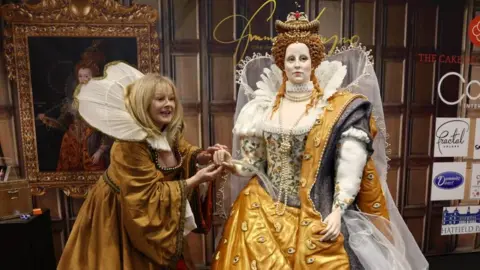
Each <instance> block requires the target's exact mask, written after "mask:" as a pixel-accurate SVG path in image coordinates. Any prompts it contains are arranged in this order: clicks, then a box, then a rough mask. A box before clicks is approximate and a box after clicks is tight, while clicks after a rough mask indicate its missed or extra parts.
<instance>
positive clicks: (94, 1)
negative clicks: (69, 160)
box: [2, 0, 160, 197]
mask: <svg viewBox="0 0 480 270" xmlns="http://www.w3.org/2000/svg"><path fill="white" fill-rule="evenodd" d="M2 16H3V18H4V20H5V23H6V24H5V28H4V50H5V59H6V65H7V72H8V77H9V79H11V80H12V82H13V84H12V85H13V86H14V87H13V89H14V91H16V92H17V94H16V95H15V96H16V97H17V100H16V103H17V104H18V110H19V111H18V115H19V118H20V119H19V123H20V132H19V133H20V144H21V147H20V148H21V153H20V155H22V156H23V176H24V178H25V179H26V180H27V181H28V182H29V184H30V186H31V188H32V194H34V195H43V194H45V192H46V190H47V189H48V188H61V189H63V191H64V192H65V194H67V195H68V196H72V197H83V196H85V194H86V193H87V191H88V190H89V188H90V186H91V185H92V184H93V183H95V182H96V181H97V180H98V179H99V176H100V175H101V174H102V173H103V171H55V170H53V171H42V170H40V165H39V155H38V151H37V147H38V145H37V143H38V142H37V134H36V126H35V125H36V122H35V121H38V119H36V116H35V115H36V112H35V111H34V110H35V109H34V92H35V91H37V92H35V95H39V94H37V93H40V92H38V91H43V89H40V90H38V89H34V87H33V83H32V77H33V75H32V74H33V73H32V71H33V68H32V69H31V65H32V63H31V57H33V55H31V51H32V48H29V42H30V43H31V42H32V40H34V41H36V42H37V43H38V42H39V40H40V41H42V40H41V39H42V38H44V39H51V38H54V39H55V38H57V39H59V40H60V39H62V38H63V40H62V42H64V43H65V42H68V41H69V40H75V42H76V41H77V40H79V41H88V40H89V39H94V40H95V42H97V41H98V40H114V39H118V40H129V42H130V41H132V40H133V39H134V40H135V41H136V43H135V42H134V43H133V44H136V60H137V63H136V67H137V68H138V69H139V70H140V71H142V72H144V73H147V72H159V67H160V47H159V37H158V33H157V31H156V23H157V20H158V12H157V10H156V9H154V8H153V7H151V6H148V5H139V4H133V5H131V6H129V7H125V6H123V5H121V4H119V3H117V2H116V1H114V0H84V1H81V0H78V1H75V0H43V1H42V2H40V3H39V4H36V5H29V4H25V3H23V4H8V5H4V6H2ZM82 39H83V40H82ZM112 42H113V41H112ZM115 42H117V41H115ZM64 43H62V44H64ZM67 44H68V43H67ZM115 44H117V43H115ZM48 47H49V45H48V44H47V45H46V46H45V48H47V51H48ZM115 47H116V46H115ZM62 48H65V49H68V48H69V46H63V47H61V48H60V49H62ZM130 53H132V52H131V50H130ZM132 54H135V53H132ZM113 60H117V59H113ZM32 61H33V60H32ZM72 62H73V61H72ZM37 74H38V73H37ZM77 75H78V72H77V73H75V78H77V77H76V76H77ZM53 77H54V76H53ZM33 79H35V78H33ZM40 88H42V87H40ZM45 95H47V94H45Z"/></svg>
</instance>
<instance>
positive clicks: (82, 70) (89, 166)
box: [38, 58, 112, 171]
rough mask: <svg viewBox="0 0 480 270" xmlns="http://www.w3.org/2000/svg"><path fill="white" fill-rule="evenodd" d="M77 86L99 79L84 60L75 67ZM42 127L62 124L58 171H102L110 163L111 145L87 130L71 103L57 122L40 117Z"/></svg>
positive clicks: (103, 136)
mask: <svg viewBox="0 0 480 270" xmlns="http://www.w3.org/2000/svg"><path fill="white" fill-rule="evenodd" d="M75 74H76V78H77V85H80V84H85V83H87V82H88V81H89V80H90V79H91V78H92V77H96V76H99V75H100V70H99V68H98V66H97V64H96V63H95V62H94V61H92V60H90V59H88V58H84V59H83V60H81V61H80V62H79V63H78V64H77V65H76V66H75ZM38 117H39V119H40V120H42V121H43V122H44V123H45V124H47V125H48V124H49V123H51V122H57V123H62V124H63V125H64V126H65V127H66V131H65V134H64V135H63V138H62V142H61V146H60V154H59V158H58V162H57V171H102V170H105V169H106V167H107V165H108V162H109V149H110V145H111V143H112V141H111V140H110V139H109V138H108V137H107V136H105V135H104V134H102V133H100V132H98V131H96V130H95V129H93V128H91V127H89V126H88V125H87V124H86V123H85V122H84V121H82V119H81V118H80V117H78V112H77V111H76V108H75V106H74V105H73V102H67V103H65V105H64V106H63V108H62V115H61V116H60V118H59V120H58V121H52V119H51V118H48V117H46V116H45V115H44V114H40V115H39V116H38Z"/></svg>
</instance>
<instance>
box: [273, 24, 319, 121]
mask: <svg viewBox="0 0 480 270" xmlns="http://www.w3.org/2000/svg"><path fill="white" fill-rule="evenodd" d="M297 42H298V43H303V44H305V45H307V47H308V50H309V52H310V58H311V61H312V73H311V75H310V80H311V81H312V82H313V85H314V90H313V95H312V97H311V99H310V102H309V103H308V104H307V108H306V110H305V113H307V112H308V110H309V109H310V108H312V107H313V106H315V104H316V103H317V102H318V101H319V100H320V98H321V97H322V96H323V90H322V89H321V88H320V85H319V83H318V80H317V77H315V69H316V68H317V67H318V66H319V65H320V63H321V62H322V61H323V59H324V58H325V46H324V45H323V43H322V41H321V39H320V35H318V34H308V35H306V36H295V35H290V34H289V33H288V32H287V33H280V34H278V35H277V37H276V38H275V43H274V45H273V47H272V55H273V57H274V59H275V64H276V65H277V66H278V67H279V68H280V69H281V70H283V71H284V70H285V54H286V51H287V48H288V46H290V45H291V44H293V43H297ZM286 82H287V75H286V73H285V71H284V72H283V83H282V85H281V86H280V89H278V92H277V97H276V99H275V104H274V106H273V110H272V116H273V114H274V113H275V112H276V111H277V110H278V108H279V106H280V101H281V100H282V98H283V97H284V96H285V87H286Z"/></svg>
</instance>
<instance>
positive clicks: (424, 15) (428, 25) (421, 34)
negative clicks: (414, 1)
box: [415, 6, 437, 48]
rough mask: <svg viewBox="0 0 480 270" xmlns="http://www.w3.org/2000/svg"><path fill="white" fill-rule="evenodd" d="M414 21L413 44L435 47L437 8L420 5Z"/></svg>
mask: <svg viewBox="0 0 480 270" xmlns="http://www.w3.org/2000/svg"><path fill="white" fill-rule="evenodd" d="M416 20H417V21H416V23H415V45H416V46H417V47H429V48H433V47H435V43H436V33H437V32H436V30H437V29H436V25H437V8H436V7H435V6H431V7H420V8H419V9H418V11H417V16H416Z"/></svg>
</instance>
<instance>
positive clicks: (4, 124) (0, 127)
mask: <svg viewBox="0 0 480 270" xmlns="http://www.w3.org/2000/svg"><path fill="white" fill-rule="evenodd" d="M0 144H1V145H2V151H3V155H4V157H5V161H6V162H7V164H9V165H11V166H18V152H17V142H16V139H15V128H14V124H13V117H9V118H6V119H0ZM12 177H13V175H12ZM10 179H13V178H10Z"/></svg>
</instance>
